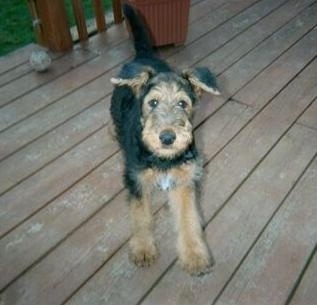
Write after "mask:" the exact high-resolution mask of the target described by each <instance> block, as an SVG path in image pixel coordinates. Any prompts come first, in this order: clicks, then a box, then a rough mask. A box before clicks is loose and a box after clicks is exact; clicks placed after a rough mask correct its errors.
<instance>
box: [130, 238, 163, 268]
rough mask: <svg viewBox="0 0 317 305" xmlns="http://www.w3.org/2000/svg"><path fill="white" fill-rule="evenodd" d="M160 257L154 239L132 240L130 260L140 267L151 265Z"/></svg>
mask: <svg viewBox="0 0 317 305" xmlns="http://www.w3.org/2000/svg"><path fill="white" fill-rule="evenodd" d="M157 257H158V251H157V248H156V246H155V244H154V242H153V241H149V240H147V241H144V240H143V241H141V240H132V241H131V242H130V260H131V261H132V262H133V263H134V264H135V265H136V266H138V267H149V266H151V265H152V264H153V263H154V262H155V261H156V259H157Z"/></svg>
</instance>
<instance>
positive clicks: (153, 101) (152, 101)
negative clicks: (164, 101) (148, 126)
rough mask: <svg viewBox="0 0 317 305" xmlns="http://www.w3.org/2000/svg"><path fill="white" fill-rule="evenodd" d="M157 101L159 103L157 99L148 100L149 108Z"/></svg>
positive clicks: (155, 104) (153, 106) (156, 103)
mask: <svg viewBox="0 0 317 305" xmlns="http://www.w3.org/2000/svg"><path fill="white" fill-rule="evenodd" d="M158 103H159V102H158V100H155V99H153V100H150V101H149V106H150V107H151V108H155V107H156V106H157V105H158Z"/></svg>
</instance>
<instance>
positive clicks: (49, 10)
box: [28, 0, 73, 52]
mask: <svg viewBox="0 0 317 305" xmlns="http://www.w3.org/2000/svg"><path fill="white" fill-rule="evenodd" d="M28 1H29V2H33V3H32V4H29V7H32V8H33V10H34V9H35V10H36V13H35V12H33V13H32V11H31V14H32V15H33V17H35V18H36V17H37V18H38V20H35V22H33V24H34V25H35V26H39V27H41V29H40V30H38V31H37V32H40V33H41V40H42V41H39V43H42V44H44V45H45V46H46V47H48V48H49V49H50V50H52V51H57V52H60V51H67V50H70V49H72V47H73V41H72V37H71V33H70V30H69V25H68V22H67V15H66V9H65V4H64V0H53V1H52V0H28ZM34 15H35V16H34Z"/></svg>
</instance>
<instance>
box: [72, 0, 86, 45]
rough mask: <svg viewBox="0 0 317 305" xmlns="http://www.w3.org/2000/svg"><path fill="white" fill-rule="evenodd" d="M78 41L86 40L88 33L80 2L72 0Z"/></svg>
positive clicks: (79, 0) (80, 0)
mask: <svg viewBox="0 0 317 305" xmlns="http://www.w3.org/2000/svg"><path fill="white" fill-rule="evenodd" d="M72 5H73V10H74V17H75V21H76V26H77V31H78V37H79V41H84V40H87V39H88V31H87V25H86V18H85V13H84V6H83V2H82V0H72Z"/></svg>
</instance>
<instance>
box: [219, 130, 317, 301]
mask: <svg viewBox="0 0 317 305" xmlns="http://www.w3.org/2000/svg"><path fill="white" fill-rule="evenodd" d="M311 136H313V135H312V134H310V135H309V139H311ZM314 137H315V138H316V136H314ZM316 143H317V142H316ZM315 147H316V146H315ZM316 170H317V159H316V158H315V160H314V162H313V163H312V164H311V166H310V167H309V168H308V169H307V172H306V173H305V174H304V176H303V177H302V179H301V180H300V181H299V183H298V185H297V186H296V187H295V189H294V190H293V192H292V193H291V194H290V195H289V196H288V197H287V198H286V200H285V202H284V203H283V205H282V207H281V208H280V209H279V210H278V211H277V213H276V215H274V219H273V220H272V221H271V222H270V223H269V224H268V226H267V228H266V229H265V231H264V232H263V233H262V234H261V236H260V237H259V239H258V240H257V242H256V244H255V246H254V247H253V249H252V250H251V252H250V253H249V254H248V256H247V258H246V259H245V260H244V262H243V264H242V266H241V267H240V268H239V271H238V272H237V273H236V274H235V275H234V277H233V279H232V280H231V281H230V283H229V285H228V286H227V287H226V289H225V291H224V292H223V294H222V295H221V297H220V298H219V300H218V302H216V303H215V304H232V303H234V304H241V305H242V304H243V305H247V304H250V305H251V304H258V305H261V304H263V305H264V304H281V303H282V302H283V301H284V300H285V299H287V297H288V293H289V292H290V291H291V289H292V287H293V286H294V284H295V281H296V278H297V275H298V274H299V273H300V272H301V270H302V269H303V267H304V264H305V262H306V260H307V258H308V257H309V255H310V253H311V251H312V250H313V248H314V245H315V242H316V240H317V218H316V215H317V205H316V185H317V177H316ZM285 174H286V175H287V173H285ZM282 179H283V178H282ZM250 203H252V202H250ZM261 211H263V209H261ZM268 292H269V293H268ZM302 304H307V303H306V302H305V301H304V302H303V303H302Z"/></svg>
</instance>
